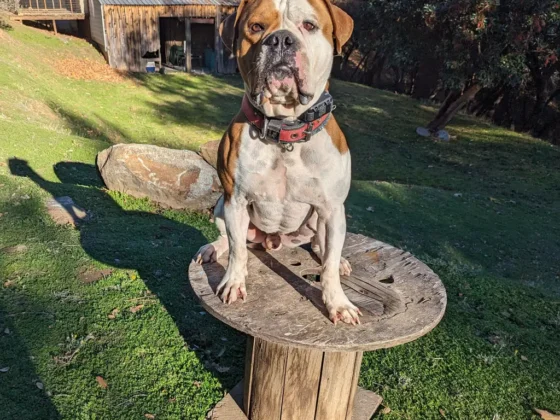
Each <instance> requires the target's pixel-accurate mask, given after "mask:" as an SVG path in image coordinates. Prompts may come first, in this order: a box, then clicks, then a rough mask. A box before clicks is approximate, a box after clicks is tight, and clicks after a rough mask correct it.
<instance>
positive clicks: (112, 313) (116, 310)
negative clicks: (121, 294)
mask: <svg viewBox="0 0 560 420" xmlns="http://www.w3.org/2000/svg"><path fill="white" fill-rule="evenodd" d="M118 313H119V308H115V309H113V310H112V311H111V313H110V314H109V315H107V318H109V319H115V317H116V316H117V314H118Z"/></svg>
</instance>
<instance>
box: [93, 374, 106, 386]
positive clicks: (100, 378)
mask: <svg viewBox="0 0 560 420" xmlns="http://www.w3.org/2000/svg"><path fill="white" fill-rule="evenodd" d="M95 380H96V381H97V383H98V384H99V386H100V387H101V388H103V389H107V387H108V385H107V381H106V380H105V379H103V377H102V376H96V377H95Z"/></svg>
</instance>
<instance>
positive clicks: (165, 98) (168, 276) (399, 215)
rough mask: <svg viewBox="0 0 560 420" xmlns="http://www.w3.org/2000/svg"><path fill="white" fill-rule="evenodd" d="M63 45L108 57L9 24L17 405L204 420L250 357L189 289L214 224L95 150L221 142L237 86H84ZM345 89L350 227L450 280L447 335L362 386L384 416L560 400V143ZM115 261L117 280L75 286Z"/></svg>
mask: <svg viewBox="0 0 560 420" xmlns="http://www.w3.org/2000/svg"><path fill="white" fill-rule="evenodd" d="M67 57H78V58H83V59H88V60H92V62H97V63H98V62H99V58H98V56H97V55H96V53H95V52H94V51H93V49H92V48H90V47H89V46H87V44H85V43H83V42H82V41H79V40H75V39H65V38H54V37H52V36H50V35H48V34H46V33H43V32H38V31H35V30H32V29H29V28H23V27H19V26H18V27H16V29H15V30H14V31H11V32H9V33H6V32H2V31H0V213H2V215H1V216H0V232H1V235H0V248H5V247H9V246H14V245H18V244H24V245H26V246H27V251H26V252H20V253H17V252H11V253H10V252H6V250H5V249H4V251H0V277H1V279H2V282H1V283H0V369H1V368H3V367H6V366H7V367H10V370H9V371H8V372H7V373H0V407H2V409H3V415H4V417H5V418H18V419H38V418H41V419H42V418H59V417H61V418H68V419H76V418H122V419H131V418H143V415H144V414H146V413H151V414H155V415H156V416H157V418H189V419H191V418H192V419H200V418H203V417H204V414H205V412H206V411H207V410H208V409H209V408H210V407H211V406H212V404H213V403H215V402H216V401H217V400H219V398H220V396H221V394H222V392H223V390H224V389H227V388H228V387H231V386H232V385H233V384H235V383H236V381H238V380H239V379H240V378H241V376H242V367H243V351H244V348H243V347H244V344H243V343H244V340H243V337H241V336H240V335H238V334H237V333H235V332H233V331H231V330H230V329H228V328H226V327H224V326H222V325H221V324H220V323H218V322H216V321H213V320H212V319H211V318H210V317H209V316H208V315H205V314H204V313H203V311H202V309H201V308H200V307H199V306H197V304H196V302H195V301H194V300H193V299H192V297H191V295H190V293H189V291H188V289H187V287H186V283H187V281H186V279H185V276H184V273H185V270H186V266H187V264H188V261H189V257H190V256H191V255H192V254H193V253H194V252H195V250H196V249H197V248H198V246H200V245H201V244H203V243H204V242H205V241H206V240H207V238H210V237H212V236H214V235H215V230H214V228H213V227H212V226H211V225H210V223H209V222H208V219H207V218H206V217H205V216H201V215H197V214H191V213H185V212H176V211H163V210H160V209H157V208H155V207H154V206H152V205H151V204H150V203H148V202H146V201H143V200H135V199H131V198H129V197H125V196H121V195H118V194H113V193H107V192H106V191H105V190H103V189H102V185H101V182H100V180H99V178H98V176H97V173H96V171H95V167H94V158H95V154H96V152H97V151H99V150H101V149H103V148H105V147H107V146H108V144H109V142H118V141H126V142H146V143H148V142H149V143H154V144H161V145H166V146H171V147H184V148H195V147H196V146H197V145H198V144H200V143H203V142H204V141H207V140H210V139H215V138H218V137H219V136H220V133H221V132H222V131H223V129H224V128H225V127H226V125H227V121H228V120H229V118H230V116H231V115H233V114H234V112H235V110H236V108H237V106H238V103H239V98H240V94H241V90H240V86H241V84H240V82H239V81H238V80H237V79H219V78H212V77H187V76H167V77H161V76H159V75H155V76H152V77H142V78H135V79H131V80H126V81H121V82H99V81H84V80H74V79H69V78H67V77H62V76H60V75H58V74H57V73H56V72H55V70H53V67H52V65H51V64H52V62H53V60H61V59H63V58H67ZM332 92H333V94H334V96H335V98H336V99H337V101H338V109H337V111H336V115H337V118H338V119H339V121H340V122H341V125H342V127H343V129H344V131H345V132H346V134H347V136H348V138H349V141H350V145H351V149H352V156H353V164H354V180H355V181H354V184H353V189H352V192H351V196H350V198H349V200H348V203H347V213H348V214H349V217H350V218H349V229H350V230H352V231H354V232H361V233H365V234H368V235H371V236H374V237H376V238H378V239H380V240H383V241H386V242H389V243H392V244H394V245H396V246H400V247H402V248H405V249H408V250H410V251H411V252H413V253H414V254H416V255H417V256H418V257H420V258H421V259H423V260H424V261H425V262H427V263H428V264H429V265H430V266H431V267H432V268H433V269H434V270H435V271H436V272H437V273H438V274H440V276H441V278H442V280H443V281H444V283H445V285H446V287H447V290H448V293H449V307H448V311H447V315H446V317H445V318H444V320H443V322H442V323H441V324H440V326H439V327H438V328H437V329H436V330H435V331H434V332H432V333H431V334H429V335H428V336H426V337H424V338H422V339H420V340H418V341H416V342H414V343H411V344H408V345H405V346H401V347H398V348H395V349H390V350H386V351H378V352H372V353H368V354H366V356H365V358H364V365H363V368H362V374H361V385H362V386H365V387H367V388H369V389H373V390H375V391H377V392H379V393H380V394H381V395H382V396H383V397H384V398H385V404H386V405H387V406H389V407H390V408H391V411H390V412H389V413H385V414H379V415H378V416H379V417H380V418H411V419H427V418H441V417H442V413H444V415H445V416H446V418H473V419H482V418H488V419H491V418H496V419H497V418H500V419H526V418H529V417H531V407H540V408H547V409H549V410H552V411H554V410H556V411H559V412H560V391H559V388H560V379H559V378H560V279H559V276H560V259H559V257H558V255H560V239H559V238H560V228H559V223H558V220H559V216H560V191H559V189H558V185H559V184H560V171H559V169H560V167H559V163H558V162H559V159H560V151H559V150H558V149H557V148H553V147H551V146H549V145H547V144H545V143H543V142H539V141H536V140H533V139H531V138H528V137H526V136H523V135H519V134H516V133H512V132H510V131H507V130H503V129H500V128H496V127H493V126H490V125H487V124H484V123H481V122H479V121H475V120H472V119H468V118H458V119H457V120H456V121H455V123H454V124H453V125H452V126H451V127H450V131H451V133H452V134H453V135H455V136H457V138H456V140H453V141H452V142H450V143H448V144H445V143H434V142H432V141H430V140H426V139H422V138H418V137H417V136H416V135H415V134H414V129H415V127H416V126H417V125H420V124H422V123H423V122H425V121H427V120H428V119H429V117H430V115H431V113H432V112H433V111H434V110H433V109H432V108H428V107H425V106H423V105H421V104H420V103H418V102H415V101H413V100H411V99H409V98H405V97H400V96H395V95H392V94H390V93H386V92H381V91H377V90H373V89H368V88H365V87H363V86H358V85H353V84H348V83H341V82H336V81H335V82H333V84H332ZM13 157H17V158H18V159H20V160H14V159H13ZM23 160H26V161H28V163H25V162H23ZM10 162H11V164H10ZM14 174H15V175H14ZM48 195H70V196H72V197H73V198H74V200H75V201H76V202H77V203H78V204H80V205H81V206H83V207H85V208H86V209H88V210H89V211H90V212H91V213H92V215H93V217H92V220H91V221H90V222H88V223H87V224H85V225H84V226H83V227H82V228H81V229H79V230H73V229H70V228H60V227H55V226H54V225H53V224H52V223H51V222H50V220H49V219H48V218H47V217H46V215H45V212H44V209H43V206H42V201H43V200H44V198H45V197H47V196H48ZM28 197H29V198H28ZM368 208H369V210H368ZM371 210H373V211H371ZM106 266H109V267H112V268H114V272H113V274H112V275H110V276H109V277H107V278H105V279H103V280H101V281H98V282H95V283H92V284H83V283H82V282H81V281H80V280H79V273H80V272H81V271H82V270H83V269H84V268H89V269H92V268H94V267H97V268H100V267H106ZM139 304H144V307H143V308H142V309H141V310H139V311H138V312H135V313H133V312H131V311H130V308H133V307H135V306H137V305H139ZM115 308H118V309H119V312H118V313H117V314H116V316H115V318H114V319H109V318H108V317H107V315H108V314H110V313H111V312H112V311H113V310H114V309H115ZM6 328H8V330H9V333H2V331H5V329H6ZM76 349H79V351H78V352H77V353H76V354H75V356H74V358H73V359H72V361H71V362H70V363H68V364H64V363H62V362H61V361H60V357H63V356H68V355H71V354H72V353H73V352H74V351H75V350H76ZM228 368H229V370H228ZM97 375H99V376H102V377H103V378H105V379H106V381H107V383H108V388H107V389H103V388H101V387H99V386H98V384H97V382H96V379H95V378H96V376H97ZM37 380H40V381H41V382H42V383H43V384H44V389H43V390H41V389H39V388H38V387H37V386H36V384H35V383H36V381H37ZM496 415H498V416H499V417H496Z"/></svg>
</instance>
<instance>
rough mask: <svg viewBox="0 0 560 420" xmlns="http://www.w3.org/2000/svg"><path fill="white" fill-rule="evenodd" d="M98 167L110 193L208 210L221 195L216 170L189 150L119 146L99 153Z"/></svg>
mask: <svg viewBox="0 0 560 420" xmlns="http://www.w3.org/2000/svg"><path fill="white" fill-rule="evenodd" d="M97 167H98V168H99V172H100V173H101V176H102V177H103V181H104V182H105V185H107V188H109V189H110V190H115V191H120V192H123V193H126V194H130V195H132V196H134V197H139V198H143V197H148V198H150V199H151V200H153V201H156V202H158V203H160V204H162V205H164V206H167V207H172V208H175V209H192V210H204V209H208V208H210V207H212V206H213V205H214V204H216V201H217V200H218V198H219V197H220V194H221V185H220V181H219V179H218V174H217V173H216V170H215V169H214V168H212V167H211V166H210V165H209V164H208V163H206V162H205V161H204V159H203V158H201V157H200V156H198V155H197V154H196V153H194V152H191V151H188V150H174V149H166V148H164V147H158V146H150V145H144V144H117V145H115V146H111V147H109V148H108V149H105V150H103V151H102V152H99V154H98V155H97Z"/></svg>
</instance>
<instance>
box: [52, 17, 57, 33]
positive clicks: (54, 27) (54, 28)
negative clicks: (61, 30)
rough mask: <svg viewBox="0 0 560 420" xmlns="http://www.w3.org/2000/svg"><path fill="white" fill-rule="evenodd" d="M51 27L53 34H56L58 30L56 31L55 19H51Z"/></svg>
mask: <svg viewBox="0 0 560 420" xmlns="http://www.w3.org/2000/svg"><path fill="white" fill-rule="evenodd" d="M52 27H53V30H54V34H55V35H58V32H57V30H56V20H54V19H53V21H52Z"/></svg>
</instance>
